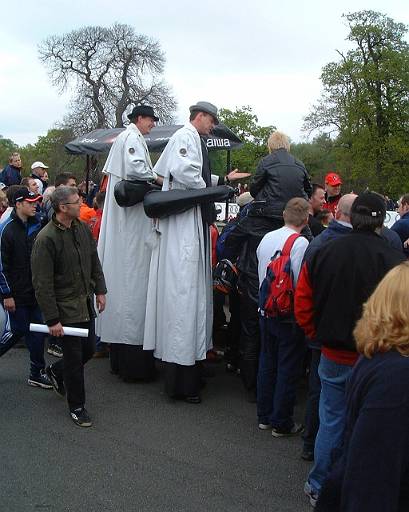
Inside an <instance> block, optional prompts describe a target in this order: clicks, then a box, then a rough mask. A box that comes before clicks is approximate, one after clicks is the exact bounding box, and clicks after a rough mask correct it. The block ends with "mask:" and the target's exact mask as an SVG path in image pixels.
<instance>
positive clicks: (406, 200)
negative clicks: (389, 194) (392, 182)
mask: <svg viewBox="0 0 409 512" xmlns="http://www.w3.org/2000/svg"><path fill="white" fill-rule="evenodd" d="M400 204H409V194H404V195H403V196H402V197H401V199H400Z"/></svg>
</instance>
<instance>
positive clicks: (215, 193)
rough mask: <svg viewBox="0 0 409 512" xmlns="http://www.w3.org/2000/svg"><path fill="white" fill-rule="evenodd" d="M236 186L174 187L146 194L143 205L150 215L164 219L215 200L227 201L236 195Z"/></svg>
mask: <svg viewBox="0 0 409 512" xmlns="http://www.w3.org/2000/svg"><path fill="white" fill-rule="evenodd" d="M234 192H235V191H234V188H232V187H228V186H227V185H219V186H218V187H207V188H200V189H198V190H180V189H173V190H167V191H166V192H160V193H158V192H152V193H149V194H146V196H145V199H144V200H143V207H144V209H145V213H146V215H147V216H148V217H151V218H152V219H153V218H155V219H163V218H165V217H169V216H170V215H177V214H178V213H183V212H186V211H187V210H190V209H191V208H193V207H195V206H197V205H201V204H207V203H213V202H215V201H220V202H223V201H227V200H228V199H230V198H231V197H233V196H234Z"/></svg>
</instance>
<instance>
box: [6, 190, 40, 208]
mask: <svg viewBox="0 0 409 512" xmlns="http://www.w3.org/2000/svg"><path fill="white" fill-rule="evenodd" d="M13 199H14V204H15V203H19V202H21V201H27V202H29V203H36V202H37V201H41V200H42V199H43V196H41V195H40V194H35V193H34V192H30V191H29V190H28V188H26V187H21V188H19V189H17V190H16V191H15V193H14V197H13Z"/></svg>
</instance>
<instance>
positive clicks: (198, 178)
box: [167, 133, 206, 189]
mask: <svg viewBox="0 0 409 512" xmlns="http://www.w3.org/2000/svg"><path fill="white" fill-rule="evenodd" d="M170 149H171V151H172V155H167V156H168V157H169V158H168V162H169V165H170V169H169V171H170V173H171V174H172V176H173V178H174V179H175V180H176V181H178V182H179V183H181V184H182V185H184V186H185V187H186V188H187V189H199V188H205V187H206V183H205V182H204V180H203V178H202V161H201V147H200V145H199V146H198V145H197V144H196V141H195V139H194V138H193V137H190V136H189V135H188V134H186V133H183V134H180V135H179V136H178V137H177V138H176V139H175V140H174V143H173V144H172V148H170Z"/></svg>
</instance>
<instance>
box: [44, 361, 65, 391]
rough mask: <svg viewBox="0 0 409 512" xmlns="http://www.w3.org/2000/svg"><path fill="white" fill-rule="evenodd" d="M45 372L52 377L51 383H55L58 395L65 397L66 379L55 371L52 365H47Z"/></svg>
mask: <svg viewBox="0 0 409 512" xmlns="http://www.w3.org/2000/svg"><path fill="white" fill-rule="evenodd" d="M45 373H46V375H47V377H48V378H49V379H50V381H51V384H52V385H53V388H54V391H55V392H56V393H57V395H58V396H61V397H64V396H65V387H64V381H63V380H62V379H61V378H59V377H58V376H57V375H56V374H55V373H54V371H53V367H52V365H51V366H47V368H46V369H45Z"/></svg>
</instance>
